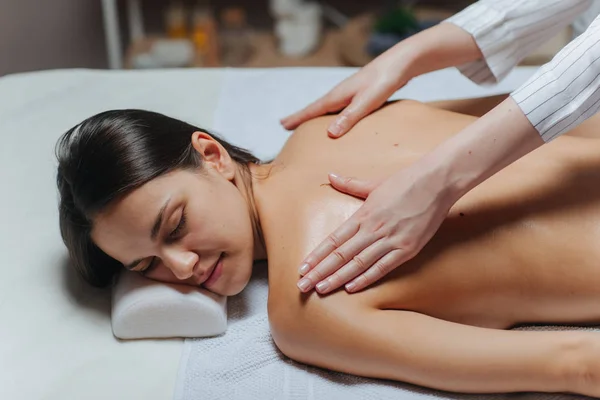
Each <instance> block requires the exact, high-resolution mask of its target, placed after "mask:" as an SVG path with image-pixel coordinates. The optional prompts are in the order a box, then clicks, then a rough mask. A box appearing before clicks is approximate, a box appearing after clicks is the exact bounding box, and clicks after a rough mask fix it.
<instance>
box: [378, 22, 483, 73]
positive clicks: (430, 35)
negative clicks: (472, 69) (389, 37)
mask: <svg viewBox="0 0 600 400" xmlns="http://www.w3.org/2000/svg"><path fill="white" fill-rule="evenodd" d="M387 53H389V54H390V55H393V56H394V57H395V59H396V60H397V63H398V68H399V70H400V71H401V72H402V75H403V76H405V77H406V80H407V81H408V80H410V79H412V78H414V77H416V76H419V75H421V74H425V73H427V72H431V71H436V70H438V69H442V68H447V67H453V66H458V65H461V64H464V63H467V62H470V61H474V60H477V59H479V58H481V56H482V55H481V52H480V51H479V47H477V44H476V43H475V40H474V39H473V37H472V36H471V35H470V34H469V33H467V32H466V31H464V30H463V29H461V28H459V27H457V26H456V25H453V24H450V23H441V24H438V25H436V26H434V27H432V28H429V29H426V30H424V31H422V32H419V33H418V34H416V35H413V36H411V37H409V38H407V39H405V40H403V41H401V42H400V43H398V44H397V45H395V46H394V47H392V48H391V49H390V50H388V52H387Z"/></svg>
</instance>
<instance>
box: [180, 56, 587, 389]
mask: <svg viewBox="0 0 600 400" xmlns="http://www.w3.org/2000/svg"><path fill="white" fill-rule="evenodd" d="M533 70H534V69H533V68H522V69H519V70H518V71H515V72H514V73H513V74H511V75H510V76H509V77H508V78H507V80H505V81H504V82H503V83H502V84H501V85H499V86H496V87H492V88H481V87H477V86H475V85H473V84H471V83H470V82H469V81H467V80H466V79H465V78H463V77H462V76H461V75H460V74H458V73H457V72H456V71H455V70H444V71H438V72H435V73H432V74H428V75H427V76H423V77H420V78H417V79H415V80H413V81H412V82H411V83H410V84H409V85H408V86H407V87H406V88H405V89H403V90H401V91H399V92H398V93H396V94H395V95H394V96H393V97H394V98H400V97H402V98H413V99H417V100H422V101H427V100H439V99H446V98H464V97H476V96H485V95H491V94H498V93H505V92H509V91H511V90H512V89H514V88H515V87H516V86H517V85H519V84H520V83H521V82H524V81H525V80H526V79H527V78H528V77H529V76H530V74H531V73H532V72H533ZM350 72H351V71H349V70H340V69H331V70H310V69H302V70H296V71H293V72H292V71H289V70H288V71H236V72H235V73H228V74H227V75H226V78H225V81H224V85H223V92H222V95H221V97H220V101H219V107H218V110H217V112H216V116H215V128H216V129H217V131H219V132H220V133H222V134H224V136H225V137H227V138H228V139H230V140H233V141H234V142H235V143H236V144H239V145H242V146H245V147H247V148H249V149H250V150H252V151H254V152H255V154H257V155H259V156H261V157H264V158H269V157H272V156H274V155H275V154H276V153H277V152H278V150H279V149H280V147H281V145H282V144H283V143H284V142H285V140H286V138H287V137H288V135H289V134H288V133H286V132H285V131H284V130H283V128H281V127H280V126H279V124H278V122H277V121H278V119H279V118H280V117H282V116H284V115H286V114H287V113H288V112H291V111H294V110H295V109H297V108H299V107H301V106H304V105H306V104H307V102H308V101H311V100H314V99H316V98H317V96H318V95H320V94H322V93H323V92H324V91H326V90H327V89H328V88H330V87H331V86H332V84H333V83H335V82H338V81H339V80H340V79H341V78H343V77H344V76H347V75H348V74H349V73H350ZM323 134H325V133H323ZM265 268H266V267H265V266H261V267H258V268H257V271H255V274H254V276H253V279H252V280H251V282H250V285H249V286H248V287H247V288H246V289H245V290H244V291H242V293H241V294H240V295H238V296H235V297H231V298H229V300H228V314H229V321H228V330H227V332H226V333H225V335H223V336H220V337H216V338H204V339H186V341H185V346H184V351H183V356H182V361H181V366H180V372H179V377H178V380H177V389H176V395H175V400H196V399H211V400H212V399H236V400H237V399H243V400H265V399H274V400H275V399H276V400H292V399H294V400H318V399H331V400H365V399H368V400H371V399H373V400H375V399H377V400H384V399H390V400H391V399H394V400H399V399H401V400H407V399H425V398H431V397H437V398H445V399H462V400H475V399H508V398H514V397H517V396H518V397H523V398H528V399H545V400H549V399H563V400H564V399H569V398H573V399H574V398H581V397H578V396H566V395H564V396H561V395H537V394H531V395H515V394H512V395H495V396H475V395H460V394H449V393H444V392H439V391H434V390H428V389H424V388H419V387H416V386H412V385H408V384H403V383H398V382H391V381H379V380H374V379H366V378H360V377H355V376H351V375H346V374H341V373H335V372H331V371H326V370H322V369H319V368H314V367H310V366H306V365H302V364H299V363H296V362H294V361H291V360H290V359H288V358H286V357H285V356H283V355H282V354H281V353H280V352H279V351H278V350H277V349H276V347H275V345H274V343H273V341H272V340H271V336H270V333H269V326H268V317H267V307H266V302H267V295H268V287H267V281H266V269H265ZM563 329H566V328H563Z"/></svg>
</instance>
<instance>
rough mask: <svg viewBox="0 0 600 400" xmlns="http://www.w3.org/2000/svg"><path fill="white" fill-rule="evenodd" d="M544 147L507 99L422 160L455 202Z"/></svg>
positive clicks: (421, 162) (422, 165)
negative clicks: (509, 166) (504, 169)
mask: <svg viewBox="0 0 600 400" xmlns="http://www.w3.org/2000/svg"><path fill="white" fill-rule="evenodd" d="M543 144H544V141H543V140H542V138H541V136H540V134H539V133H538V131H537V130H536V129H535V128H534V127H533V126H532V125H531V123H530V122H529V120H528V119H527V117H526V116H525V115H524V114H523V112H522V111H521V109H520V108H519V106H518V104H517V103H516V102H515V101H514V100H513V99H512V98H511V97H508V98H507V99H506V100H504V101H503V102H502V103H500V104H499V105H498V106H496V107H495V108H494V109H492V110H491V111H490V112H488V113H487V114H485V115H484V116H483V117H481V118H479V119H478V120H477V121H475V122H474V123H472V124H471V125H469V126H468V127H466V128H465V129H463V130H462V131H461V132H460V133H459V134H457V135H455V136H453V137H451V138H450V139H448V140H446V141H445V142H443V143H442V144H440V145H439V146H438V147H437V148H435V149H434V150H433V151H432V152H430V153H428V154H427V155H426V156H424V158H423V159H421V160H420V164H421V167H422V168H426V169H427V170H429V171H430V172H429V174H427V175H430V176H435V177H437V180H438V182H439V183H440V187H441V188H445V190H446V191H447V193H446V195H447V196H448V197H450V198H451V199H452V203H454V202H455V201H457V200H458V199H459V198H461V197H462V196H463V195H464V194H465V193H467V192H468V191H469V190H471V189H472V188H474V187H475V186H477V185H478V184H480V183H481V182H483V181H485V180H486V179H488V178H489V177H490V176H492V175H494V174H495V173H496V172H498V171H500V170H502V169H503V168H504V167H506V166H508V165H510V164H512V163H513V162H515V161H516V160H518V159H519V158H521V157H523V156H524V155H525V154H527V153H529V152H531V151H533V150H534V149H536V148H538V147H540V146H541V145H543Z"/></svg>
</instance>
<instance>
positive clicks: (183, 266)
mask: <svg viewBox="0 0 600 400" xmlns="http://www.w3.org/2000/svg"><path fill="white" fill-rule="evenodd" d="M162 259H163V263H164V264H165V266H166V267H167V268H169V269H170V270H171V272H172V273H173V275H175V277H176V278H177V279H180V280H185V279H188V278H189V277H191V276H192V275H193V274H194V266H195V265H196V264H197V263H198V255H197V254H196V253H194V252H193V251H187V250H181V249H167V250H165V252H164V254H163V257H162Z"/></svg>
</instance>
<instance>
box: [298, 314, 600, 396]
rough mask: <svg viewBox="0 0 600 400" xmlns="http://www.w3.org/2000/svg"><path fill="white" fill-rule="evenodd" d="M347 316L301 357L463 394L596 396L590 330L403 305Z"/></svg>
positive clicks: (593, 340)
mask: <svg viewBox="0 0 600 400" xmlns="http://www.w3.org/2000/svg"><path fill="white" fill-rule="evenodd" d="M345 322H346V323H343V324H342V325H341V326H339V325H337V324H334V322H333V321H328V322H326V324H327V326H326V327H323V332H322V333H319V332H318V331H315V332H312V333H313V335H312V336H311V339H310V340H309V339H306V340H307V342H311V343H303V346H301V347H300V348H301V349H302V350H301V354H302V359H301V360H300V361H304V362H307V363H309V364H315V365H318V366H320V367H324V368H328V369H333V370H338V371H342V372H346V373H351V374H355V375H362V376H367V377H375V378H383V379H393V380H398V381H403V382H409V383H413V384H417V385H421V386H425V387H429V388H434V389H439V390H447V391H452V392H463V393H506V392H525V391H534V392H576V393H580V394H588V395H590V394H593V393H594V392H592V391H593V390H594V389H593V388H594V386H593V385H594V384H597V380H596V382H592V380H591V379H590V380H589V382H587V383H582V380H584V379H582V378H584V377H585V376H586V374H588V372H589V371H590V370H589V369H587V366H588V364H585V363H586V362H587V361H586V359H587V358H588V357H591V356H588V354H589V353H590V349H593V343H596V342H598V339H597V338H596V337H595V336H594V335H593V334H591V333H590V332H539V331H538V332H535V331H534V332H527V331H507V330H499V329H487V328H479V327H473V326H468V325H462V324H457V323H452V322H448V321H443V320H439V319H436V318H432V317H429V316H426V315H423V314H418V313H414V312H408V311H396V310H372V311H369V312H364V313H358V312H354V313H353V314H352V315H348V319H346V321H345ZM324 323H325V322H324ZM331 332H338V334H336V335H335V337H331V338H329V337H330V336H331ZM597 356H598V354H597V352H596V358H598V357H597ZM588 376H589V375H588Z"/></svg>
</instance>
